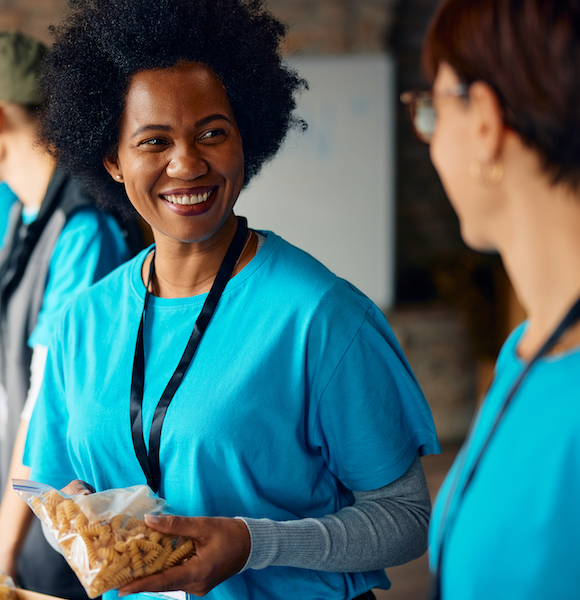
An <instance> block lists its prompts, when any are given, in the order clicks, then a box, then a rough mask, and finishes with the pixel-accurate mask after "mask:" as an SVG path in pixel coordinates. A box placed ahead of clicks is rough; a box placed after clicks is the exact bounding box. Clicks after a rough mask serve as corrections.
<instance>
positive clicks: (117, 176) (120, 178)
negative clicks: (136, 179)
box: [115, 175, 123, 181]
mask: <svg viewBox="0 0 580 600" xmlns="http://www.w3.org/2000/svg"><path fill="white" fill-rule="evenodd" d="M115 179H116V180H117V181H122V180H123V177H122V176H121V175H115Z"/></svg>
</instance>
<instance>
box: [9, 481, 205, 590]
mask: <svg viewBox="0 0 580 600" xmlns="http://www.w3.org/2000/svg"><path fill="white" fill-rule="evenodd" d="M13 487H14V490H15V491H16V492H17V493H18V494H19V495H20V496H22V498H24V500H25V501H26V503H27V504H28V505H29V506H30V508H31V509H32V510H33V512H34V514H35V515H36V516H37V517H38V518H39V519H40V520H41V522H42V523H43V525H44V528H45V529H48V530H49V531H50V533H51V534H52V535H53V536H54V538H55V540H56V542H57V543H58V546H59V549H60V551H61V553H62V555H63V556H64V557H65V558H66V560H67V562H68V564H69V565H70V567H71V568H72V570H73V571H74V572H75V573H76V574H77V577H78V578H79V580H80V582H81V584H82V585H83V587H84V588H85V591H86V592H87V594H88V596H89V597H90V598H95V597H97V596H100V595H101V594H103V593H104V592H107V591H109V590H113V589H118V588H120V587H122V586H124V585H126V584H127V583H129V582H131V581H133V580H135V579H139V578H140V577H145V576H146V575H152V574H153V573H158V572H160V571H164V570H165V569H168V568H170V567H173V566H175V565H178V564H181V563H183V562H185V561H186V560H187V559H188V558H190V557H191V556H193V555H194V554H195V547H194V544H193V540H191V539H190V538H186V537H177V536H170V535H165V534H162V533H159V532H158V531H154V530H153V529H150V528H149V527H147V526H146V525H145V521H144V518H145V515H146V514H148V513H153V514H155V513H157V514H158V513H160V512H162V510H163V508H164V507H165V509H166V510H167V506H166V503H165V500H163V499H161V498H158V497H156V496H154V495H153V493H152V492H151V490H150V489H149V487H147V486H145V485H139V486H133V487H129V488H124V489H115V490H106V491H104V492H97V493H96V494H89V495H86V496H84V495H77V496H67V495H66V494H63V493H62V492H59V491H58V490H55V489H54V488H52V487H50V486H48V485H44V484H41V483H36V482H34V481H28V480H13Z"/></svg>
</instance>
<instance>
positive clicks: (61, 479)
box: [22, 328, 76, 489]
mask: <svg viewBox="0 0 580 600" xmlns="http://www.w3.org/2000/svg"><path fill="white" fill-rule="evenodd" d="M59 333H60V328H59V329H58V330H57V335H56V336H54V337H53V339H52V340H51V343H50V345H49V349H48V355H47V359H46V367H45V370H44V379H43V382H42V386H41V389H40V392H39V396H38V400H37V402H36V406H35V408H34V411H33V413H32V418H31V420H30V426H29V428H28V435H27V438H26V445H25V449H24V456H23V461H22V462H23V464H24V465H26V466H29V467H30V468H31V474H30V477H31V479H32V480H34V481H40V482H41V483H46V484H48V485H51V486H53V487H55V488H57V489H60V488H62V487H64V486H65V485H67V484H68V483H70V481H72V480H73V479H75V478H76V475H75V471H74V468H73V466H72V464H71V462H70V458H69V453H68V449H67V429H68V423H69V415H68V410H67V406H66V402H65V390H64V383H63V371H62V360H61V359H62V354H61V352H60V351H59V348H61V347H62V346H61V345H60V344H59V343H58V342H59V339H58V338H59ZM55 338H57V339H55Z"/></svg>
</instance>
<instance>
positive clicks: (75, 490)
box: [60, 479, 95, 496]
mask: <svg viewBox="0 0 580 600" xmlns="http://www.w3.org/2000/svg"><path fill="white" fill-rule="evenodd" d="M60 491H61V492H62V493H63V494H66V495H67V496H88V495H89V494H94V493H95V488H94V487H93V486H92V485H91V484H90V483H87V482H86V481H82V480H81V479H74V480H73V481H71V482H70V483H69V484H68V485H67V486H66V487H63V488H62V490H60Z"/></svg>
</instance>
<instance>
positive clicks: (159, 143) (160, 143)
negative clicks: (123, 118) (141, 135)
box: [139, 138, 167, 146]
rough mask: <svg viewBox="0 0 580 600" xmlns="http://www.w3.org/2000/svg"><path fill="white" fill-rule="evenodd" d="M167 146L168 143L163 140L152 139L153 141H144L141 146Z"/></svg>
mask: <svg viewBox="0 0 580 600" xmlns="http://www.w3.org/2000/svg"><path fill="white" fill-rule="evenodd" d="M166 144H167V142H166V141H165V140H162V139H161V138H151V139H148V140H144V141H142V142H141V143H140V144H139V145H140V146H164V145H166Z"/></svg>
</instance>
